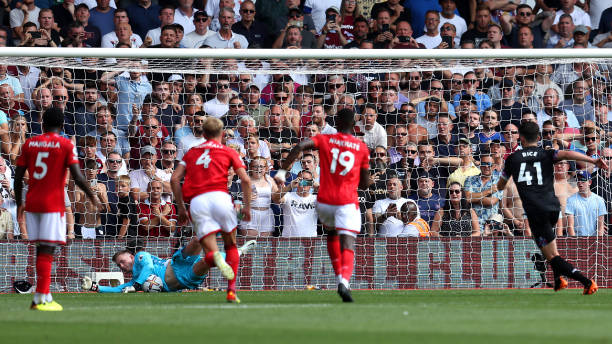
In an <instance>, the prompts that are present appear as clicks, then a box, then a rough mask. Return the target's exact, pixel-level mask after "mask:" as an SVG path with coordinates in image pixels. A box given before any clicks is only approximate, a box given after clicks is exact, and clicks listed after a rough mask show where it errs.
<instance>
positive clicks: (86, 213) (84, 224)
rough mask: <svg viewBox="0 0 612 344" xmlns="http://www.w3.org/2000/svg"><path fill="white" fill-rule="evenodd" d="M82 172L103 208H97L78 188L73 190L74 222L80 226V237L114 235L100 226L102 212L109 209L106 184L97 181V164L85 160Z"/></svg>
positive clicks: (93, 161)
mask: <svg viewBox="0 0 612 344" xmlns="http://www.w3.org/2000/svg"><path fill="white" fill-rule="evenodd" d="M83 174H84V175H85V177H86V179H87V181H88V182H89V184H90V185H91V188H92V191H93V192H95V193H96V195H97V196H98V199H99V200H100V203H101V204H102V207H103V208H102V209H97V207H96V206H95V205H94V204H93V203H91V201H90V200H89V199H88V198H87V197H86V195H85V192H83V191H82V190H81V189H80V188H77V189H76V190H75V202H74V209H75V215H76V224H77V225H79V226H80V232H81V237H82V238H83V239H96V238H103V237H105V236H114V235H115V234H116V233H113V232H110V233H107V232H106V228H105V227H104V226H102V214H103V213H106V212H108V211H110V207H109V205H108V197H107V194H106V186H105V185H104V184H103V183H98V181H97V174H98V166H97V163H96V161H95V160H91V159H90V160H86V161H85V166H84V171H83ZM77 233H78V232H77Z"/></svg>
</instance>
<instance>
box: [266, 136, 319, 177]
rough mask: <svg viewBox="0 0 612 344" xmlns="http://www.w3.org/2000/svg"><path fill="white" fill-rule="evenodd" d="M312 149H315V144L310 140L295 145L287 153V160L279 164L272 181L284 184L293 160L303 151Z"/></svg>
mask: <svg viewBox="0 0 612 344" xmlns="http://www.w3.org/2000/svg"><path fill="white" fill-rule="evenodd" d="M312 148H315V144H314V141H312V140H311V139H305V140H303V141H302V142H300V143H298V144H297V145H295V146H294V147H293V148H292V149H291V151H290V152H289V155H287V158H286V159H285V160H283V161H282V162H281V168H280V170H278V172H276V175H275V176H274V179H276V180H277V181H279V182H283V183H284V182H285V175H286V174H287V170H288V169H289V168H290V167H291V165H292V164H293V162H294V161H295V159H297V158H298V156H299V155H300V153H301V152H302V151H303V150H305V149H312Z"/></svg>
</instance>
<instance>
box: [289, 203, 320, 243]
mask: <svg viewBox="0 0 612 344" xmlns="http://www.w3.org/2000/svg"><path fill="white" fill-rule="evenodd" d="M316 203H317V196H316V195H314V194H309V195H308V196H306V197H300V196H299V195H298V194H297V193H296V192H288V193H287V194H285V196H284V197H283V198H282V199H281V208H282V209H283V218H284V221H283V234H282V236H283V237H285V238H291V237H316V236H317V212H316Z"/></svg>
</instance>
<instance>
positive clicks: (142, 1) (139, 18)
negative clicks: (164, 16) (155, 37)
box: [126, 0, 161, 38]
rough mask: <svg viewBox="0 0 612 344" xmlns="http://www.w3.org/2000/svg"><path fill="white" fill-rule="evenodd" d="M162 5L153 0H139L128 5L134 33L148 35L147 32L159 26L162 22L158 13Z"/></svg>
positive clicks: (140, 35)
mask: <svg viewBox="0 0 612 344" xmlns="http://www.w3.org/2000/svg"><path fill="white" fill-rule="evenodd" d="M160 9H161V7H160V6H159V5H158V4H154V3H152V2H151V0H138V1H137V2H136V3H132V4H130V5H129V6H127V8H126V10H127V13H128V16H129V19H130V24H131V25H132V29H133V30H134V33H135V34H136V35H138V36H139V37H140V38H142V37H146V35H147V32H148V31H149V30H152V29H154V28H156V27H158V26H159V25H160V23H161V21H160V19H159V17H158V14H159V10H160Z"/></svg>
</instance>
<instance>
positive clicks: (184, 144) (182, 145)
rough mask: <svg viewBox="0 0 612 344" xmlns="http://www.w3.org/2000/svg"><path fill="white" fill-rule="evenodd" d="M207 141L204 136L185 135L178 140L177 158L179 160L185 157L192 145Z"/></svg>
mask: <svg viewBox="0 0 612 344" xmlns="http://www.w3.org/2000/svg"><path fill="white" fill-rule="evenodd" d="M204 142H206V139H205V138H203V137H195V136H193V134H189V135H185V136H183V137H181V138H180V139H179V140H178V143H177V144H176V149H177V153H176V158H177V159H178V160H181V159H183V156H184V155H185V153H187V152H188V151H189V150H190V149H191V148H192V147H195V146H197V145H199V144H201V143H204Z"/></svg>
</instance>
